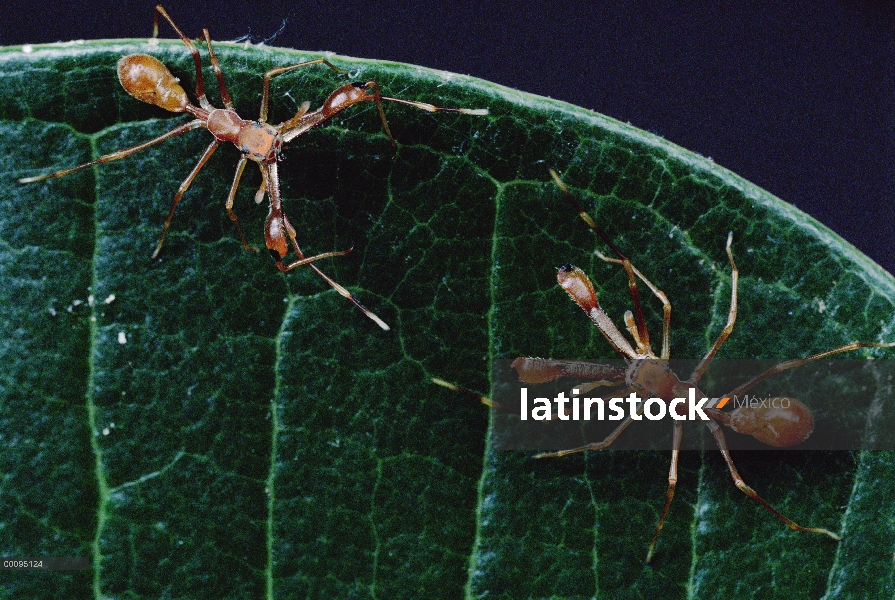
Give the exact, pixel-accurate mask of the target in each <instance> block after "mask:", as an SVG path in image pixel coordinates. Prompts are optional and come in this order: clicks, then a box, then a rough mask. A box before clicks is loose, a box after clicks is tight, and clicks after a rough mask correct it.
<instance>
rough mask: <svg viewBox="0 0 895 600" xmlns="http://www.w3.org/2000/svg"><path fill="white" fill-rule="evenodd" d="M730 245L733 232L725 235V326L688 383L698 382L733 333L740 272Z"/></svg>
mask: <svg viewBox="0 0 895 600" xmlns="http://www.w3.org/2000/svg"><path fill="white" fill-rule="evenodd" d="M732 244H733V232H732V231H731V232H730V233H728V234H727V258H728V259H730V310H729V311H728V313H727V325H725V326H724V329H722V330H721V333H720V334H719V335H718V339H716V340H715V343H714V344H713V345H712V348H711V350H709V351H708V354H706V355H705V356H704V357H703V358H702V360H701V361H699V364H698V365H696V368H695V369H694V370H693V373H691V374H690V379H689V380H688V381H689V382H690V383H696V382H698V381H699V378H700V377H702V375H703V373H705V370H706V369H708V368H709V363H711V362H712V359H713V358H714V357H715V354H716V353H717V352H718V350H719V349H720V348H721V344H723V343H724V342H725V341H727V338H728V337H729V336H730V332H732V331H733V324H734V323H736V320H737V287H738V282H739V280H740V272H739V271H738V270H737V264H736V263H735V262H734V261H733V250H732V249H731V245H732Z"/></svg>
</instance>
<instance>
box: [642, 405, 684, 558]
mask: <svg viewBox="0 0 895 600" xmlns="http://www.w3.org/2000/svg"><path fill="white" fill-rule="evenodd" d="M683 432H684V426H683V424H681V422H680V421H675V422H674V430H673V433H672V441H671V467H670V468H669V469H668V491H667V492H665V508H663V509H662V516H661V517H659V523H658V524H657V525H656V533H654V534H653V541H651V542H650V544H649V550H648V551H647V553H646V562H649V561H650V560H652V558H653V551H654V550H655V548H656V541H657V540H658V539H659V533H660V532H661V531H662V527H664V526H665V517H667V516H668V509H669V508H671V501H672V500H673V499H674V488H675V487H676V486H677V464H678V458H679V456H680V453H681V438H682V437H683Z"/></svg>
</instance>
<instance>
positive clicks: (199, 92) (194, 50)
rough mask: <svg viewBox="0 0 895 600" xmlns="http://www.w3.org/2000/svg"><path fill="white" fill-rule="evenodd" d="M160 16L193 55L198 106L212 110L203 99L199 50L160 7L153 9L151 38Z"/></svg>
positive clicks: (209, 104)
mask: <svg viewBox="0 0 895 600" xmlns="http://www.w3.org/2000/svg"><path fill="white" fill-rule="evenodd" d="M159 15H161V16H163V17H164V18H165V20H166V21H167V22H168V24H169V25H171V27H172V28H173V29H174V31H175V32H177V35H178V36H180V39H181V40H182V41H183V43H184V44H186V47H187V49H189V51H190V54H192V55H193V62H194V63H195V65H196V98H197V99H198V100H199V106H201V107H202V108H204V109H205V110H212V109H213V108H214V107H213V106H212V105H211V103H210V102H209V101H208V98H206V97H205V82H204V81H203V79H202V57H201V56H199V49H198V48H196V45H195V44H194V43H193V42H192V41H191V40H190V38H188V37H186V36H185V35H183V32H182V31H180V29H179V28H178V27H177V25H175V24H174V20H173V19H171V16H170V15H169V14H168V13H167V12H166V11H165V9H164V8H162V6H161V5H158V6H156V7H155V22H154V23H153V26H152V37H153V38H157V37H158V16H159Z"/></svg>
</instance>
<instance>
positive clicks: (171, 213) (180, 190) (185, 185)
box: [152, 7, 221, 258]
mask: <svg viewBox="0 0 895 600" xmlns="http://www.w3.org/2000/svg"><path fill="white" fill-rule="evenodd" d="M159 8H161V7H159ZM220 144H221V142H219V141H218V140H214V141H213V142H211V143H210V144H209V145H208V148H206V149H205V152H203V153H202V156H201V157H199V162H197V163H196V166H195V167H193V170H192V172H190V174H189V175H187V177H186V179H184V180H183V183H181V184H180V187H179V188H177V192H176V193H175V194H174V199H173V200H172V201H171V210H169V211H168V218H167V219H165V225H164V227H163V228H162V237H161V238H159V241H158V246H156V247H155V252H153V253H152V258H155V257H157V256H158V253H159V252H161V251H162V244H164V243H165V234H166V233H168V227H170V226H171V220H172V219H173V218H174V209H176V208H177V205H178V204H179V203H180V199H181V198H182V197H183V193H184V192H186V191H187V190H188V189H189V187H190V184H191V183H193V179H195V178H196V175H198V174H199V171H201V170H202V167H204V166H205V163H206V162H208V159H209V158H211V155H212V154H214V151H215V150H217V149H218V146H219V145H220Z"/></svg>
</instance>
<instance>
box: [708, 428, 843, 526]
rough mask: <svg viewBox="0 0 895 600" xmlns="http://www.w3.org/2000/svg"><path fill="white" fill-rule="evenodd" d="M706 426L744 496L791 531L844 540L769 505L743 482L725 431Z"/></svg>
mask: <svg viewBox="0 0 895 600" xmlns="http://www.w3.org/2000/svg"><path fill="white" fill-rule="evenodd" d="M705 424H706V427H708V428H709V430H711V432H712V435H713V436H714V437H715V442H716V443H717V444H718V448H719V449H720V450H721V454H722V455H723V456H724V461H725V462H726V463H727V470H728V471H730V476H731V477H732V478H733V484H734V485H735V486H737V489H739V490H740V491H741V492H743V493H744V494H746V495H747V496H749V497H750V498H752V499H753V500H755V501H756V502H758V503H759V504H761V505H762V506H764V507H765V508H766V509H768V510H769V511H771V513H772V514H773V515H774V516H775V517H777V518H778V519H780V520H781V521H783V522H784V523H786V525H787V526H788V527H789V528H790V529H795V530H796V531H807V532H809V533H823V534H825V535H828V536H830V537H831V538H833V539H834V540H841V539H842V538H840V537H839V535H838V534H836V533H833V532H832V531H830V530H829V529H823V528H820V527H803V526H801V525H799V524H798V523H796V522H795V521H793V520H792V519H789V518H787V517H786V516H785V515H783V513H781V512H780V511H778V510H777V509H776V508H774V507H773V506H771V505H770V504H768V503H767V502H766V501H765V500H764V498H762V497H761V496H759V495H758V493H757V492H756V491H755V490H753V489H752V488H751V487H749V486H748V485H746V482H745V481H743V478H742V477H740V474H739V472H738V471H737V468H736V467H735V466H734V464H733V458H731V456H730V450H729V449H728V448H727V440H726V439H725V437H724V431H722V430H721V427H720V426H719V425H718V424H717V423H715V422H714V421H706V422H705Z"/></svg>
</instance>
